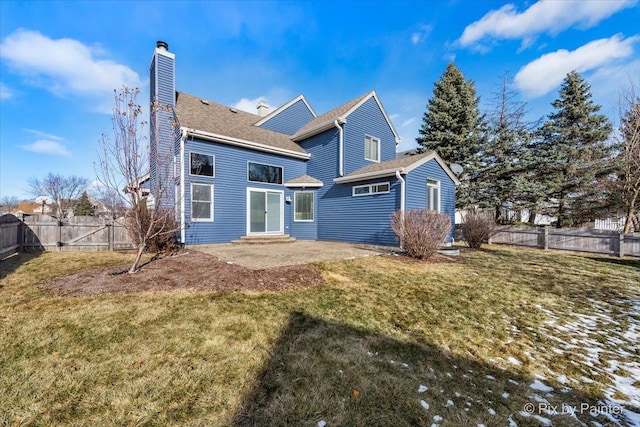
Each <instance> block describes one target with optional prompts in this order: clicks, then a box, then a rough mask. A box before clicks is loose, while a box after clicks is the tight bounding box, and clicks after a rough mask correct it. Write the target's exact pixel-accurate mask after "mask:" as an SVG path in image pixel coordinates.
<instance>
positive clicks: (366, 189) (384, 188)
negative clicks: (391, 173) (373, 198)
mask: <svg viewBox="0 0 640 427" xmlns="http://www.w3.org/2000/svg"><path fill="white" fill-rule="evenodd" d="M388 192H389V183H388V182H379V183H377V184H366V185H354V186H353V188H352V192H351V195H352V196H368V195H370V194H384V193H388Z"/></svg>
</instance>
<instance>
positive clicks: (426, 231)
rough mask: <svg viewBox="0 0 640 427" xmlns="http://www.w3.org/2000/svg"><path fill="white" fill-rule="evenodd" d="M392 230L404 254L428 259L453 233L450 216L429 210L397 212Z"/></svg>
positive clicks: (392, 217)
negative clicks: (451, 232) (450, 233)
mask: <svg viewBox="0 0 640 427" xmlns="http://www.w3.org/2000/svg"><path fill="white" fill-rule="evenodd" d="M391 228H392V229H393V231H394V233H395V234H396V236H397V238H398V240H399V241H400V244H401V245H402V249H403V250H404V252H405V253H406V254H407V255H409V256H410V257H412V258H418V259H427V258H429V257H430V256H431V255H433V254H434V253H435V252H436V251H437V250H438V248H439V247H440V246H441V245H442V244H443V243H444V241H445V239H446V238H447V236H448V235H449V232H450V231H451V218H450V217H449V215H446V214H443V213H439V212H436V211H432V210H427V209H412V210H410V211H406V212H404V218H403V213H402V211H399V210H398V211H396V212H395V213H394V214H393V215H392V216H391Z"/></svg>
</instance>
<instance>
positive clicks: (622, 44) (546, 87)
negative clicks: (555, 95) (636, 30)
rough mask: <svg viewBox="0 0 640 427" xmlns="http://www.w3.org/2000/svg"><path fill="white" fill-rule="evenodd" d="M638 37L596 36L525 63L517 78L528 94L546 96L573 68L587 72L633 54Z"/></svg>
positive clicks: (530, 95)
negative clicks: (567, 48) (572, 46)
mask: <svg viewBox="0 0 640 427" xmlns="http://www.w3.org/2000/svg"><path fill="white" fill-rule="evenodd" d="M638 40H640V37H638V36H636V37H629V38H627V39H623V38H622V35H620V34H616V35H615V36H613V37H611V38H608V39H599V40H594V41H592V42H589V43H587V44H585V45H584V46H581V47H579V48H578V49H576V50H573V51H569V50H566V49H560V50H557V51H555V52H552V53H548V54H546V55H542V56H541V57H540V58H538V59H536V60H535V61H532V62H530V63H528V64H527V65H525V66H524V67H522V68H521V69H520V70H519V71H518V73H517V74H516V76H515V78H514V81H515V83H516V86H517V87H518V88H519V89H520V90H522V91H523V92H524V94H525V95H527V96H528V97H530V98H535V97H538V96H542V95H544V94H546V93H549V92H550V91H552V90H553V89H554V88H556V87H557V86H558V85H559V84H560V83H561V82H562V80H563V79H564V78H565V76H566V75H567V73H569V72H570V71H572V70H576V71H578V72H580V73H583V72H586V71H591V70H596V69H598V68H600V67H602V66H605V65H608V64H611V63H612V62H614V61H616V60H618V59H621V58H627V57H629V56H630V55H632V54H633V44H634V43H635V42H637V41H638Z"/></svg>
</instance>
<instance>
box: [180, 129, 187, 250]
mask: <svg viewBox="0 0 640 427" xmlns="http://www.w3.org/2000/svg"><path fill="white" fill-rule="evenodd" d="M181 130H182V135H180V241H181V242H182V243H183V244H186V243H187V239H186V232H187V231H186V226H185V225H186V224H185V223H186V221H185V214H184V209H185V206H184V199H186V196H185V193H184V178H185V176H184V143H185V141H186V139H187V129H185V128H182V129H181Z"/></svg>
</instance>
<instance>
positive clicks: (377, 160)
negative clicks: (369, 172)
mask: <svg viewBox="0 0 640 427" xmlns="http://www.w3.org/2000/svg"><path fill="white" fill-rule="evenodd" d="M367 138H371V141H372V142H375V143H376V144H377V145H378V149H377V153H378V158H377V159H369V158H367ZM380 145H381V144H380V138H378V137H375V136H372V135H367V134H365V135H364V159H365V160H368V161H370V162H376V163H380Z"/></svg>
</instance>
